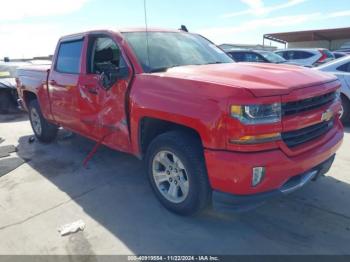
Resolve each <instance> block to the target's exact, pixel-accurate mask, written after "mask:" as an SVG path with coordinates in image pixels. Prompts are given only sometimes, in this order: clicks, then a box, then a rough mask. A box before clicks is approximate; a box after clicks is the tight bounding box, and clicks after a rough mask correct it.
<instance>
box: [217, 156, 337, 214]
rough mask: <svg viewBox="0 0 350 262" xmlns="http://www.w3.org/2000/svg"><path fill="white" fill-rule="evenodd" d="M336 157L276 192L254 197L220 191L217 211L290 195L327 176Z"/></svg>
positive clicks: (290, 180)
mask: <svg viewBox="0 0 350 262" xmlns="http://www.w3.org/2000/svg"><path fill="white" fill-rule="evenodd" d="M334 158H335V155H333V156H332V157H330V158H329V159H327V160H326V161H325V162H323V163H321V164H319V165H318V166H316V167H314V168H312V169H310V170H309V171H307V172H305V173H303V174H301V175H297V176H294V177H292V178H290V179H289V180H288V181H287V182H286V183H285V184H283V185H282V186H281V187H280V188H278V189H276V190H272V191H269V192H264V193H259V194H253V195H233V194H227V193H222V192H219V191H214V192H213V204H214V207H215V208H216V209H223V208H226V207H235V206H251V205H255V204H258V203H261V202H264V201H266V200H269V199H272V198H276V197H281V196H284V195H288V194H290V193H293V192H294V191H297V190H298V189H300V188H302V187H304V186H305V185H306V184H308V183H309V182H310V181H312V180H316V179H317V178H318V177H319V176H321V175H324V174H326V173H327V172H328V171H329V169H330V168H331V166H332V164H333V162H334Z"/></svg>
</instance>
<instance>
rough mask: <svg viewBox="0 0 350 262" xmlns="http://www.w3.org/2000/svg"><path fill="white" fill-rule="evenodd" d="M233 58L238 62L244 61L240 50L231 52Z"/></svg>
mask: <svg viewBox="0 0 350 262" xmlns="http://www.w3.org/2000/svg"><path fill="white" fill-rule="evenodd" d="M230 54H231V56H232V58H233V60H235V61H236V62H242V61H244V57H243V54H242V53H238V52H232V53H230Z"/></svg>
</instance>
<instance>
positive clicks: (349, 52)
mask: <svg viewBox="0 0 350 262" xmlns="http://www.w3.org/2000/svg"><path fill="white" fill-rule="evenodd" d="M334 52H341V53H346V54H348V55H349V54H350V48H344V49H339V50H335V51H334Z"/></svg>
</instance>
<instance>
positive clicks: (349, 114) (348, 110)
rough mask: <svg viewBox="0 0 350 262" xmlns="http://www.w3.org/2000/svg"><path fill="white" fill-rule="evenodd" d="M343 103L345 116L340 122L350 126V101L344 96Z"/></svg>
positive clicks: (342, 97) (343, 115)
mask: <svg viewBox="0 0 350 262" xmlns="http://www.w3.org/2000/svg"><path fill="white" fill-rule="evenodd" d="M341 102H342V107H343V114H342V116H341V118H340V120H341V121H342V122H343V124H344V125H345V124H349V123H350V101H349V99H348V98H347V97H346V96H344V95H342V96H341Z"/></svg>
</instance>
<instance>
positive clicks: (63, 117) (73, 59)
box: [48, 37, 84, 130]
mask: <svg viewBox="0 0 350 262" xmlns="http://www.w3.org/2000/svg"><path fill="white" fill-rule="evenodd" d="M83 43H84V38H82V37H81V38H77V39H70V40H67V41H61V42H60V43H59V46H58V49H57V50H58V51H57V53H56V55H55V57H56V59H55V64H54V65H53V67H52V69H51V72H50V74H49V79H48V85H49V95H50V102H51V111H52V114H53V117H54V119H55V121H57V122H58V123H59V124H60V125H62V126H63V127H65V128H68V129H71V130H77V128H78V119H79V110H78V107H77V97H78V95H77V86H78V83H79V77H80V72H81V54H82V49H83Z"/></svg>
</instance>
